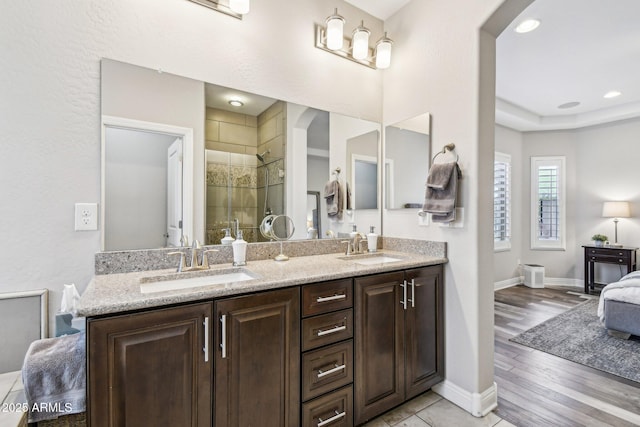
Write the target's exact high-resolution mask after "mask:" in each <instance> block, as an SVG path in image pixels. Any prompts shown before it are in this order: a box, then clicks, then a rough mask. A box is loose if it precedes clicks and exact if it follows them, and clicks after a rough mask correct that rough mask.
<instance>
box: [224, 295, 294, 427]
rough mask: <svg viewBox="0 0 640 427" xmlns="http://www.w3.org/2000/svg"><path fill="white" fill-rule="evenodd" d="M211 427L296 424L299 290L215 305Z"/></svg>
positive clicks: (291, 426)
mask: <svg viewBox="0 0 640 427" xmlns="http://www.w3.org/2000/svg"><path fill="white" fill-rule="evenodd" d="M214 311H215V313H216V316H217V319H218V326H217V327H216V332H215V333H216V339H215V342H216V343H217V345H216V347H217V348H216V357H215V360H216V367H215V425H216V427H223V426H226V427H232V426H233V427H271V426H273V427H298V426H299V424H300V301H299V289H298V288H291V289H282V290H277V291H270V292H265V293H261V294H255V295H249V296H244V297H237V298H229V299H224V300H220V301H216V303H215V310H214Z"/></svg>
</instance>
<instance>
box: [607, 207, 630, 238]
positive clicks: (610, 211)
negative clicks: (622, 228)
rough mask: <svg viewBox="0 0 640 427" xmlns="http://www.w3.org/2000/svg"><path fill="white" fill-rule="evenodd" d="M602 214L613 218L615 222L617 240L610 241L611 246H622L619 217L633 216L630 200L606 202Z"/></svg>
mask: <svg viewBox="0 0 640 427" xmlns="http://www.w3.org/2000/svg"><path fill="white" fill-rule="evenodd" d="M602 216H603V217H604V218H613V223H614V224H615V230H616V231H615V242H614V243H609V246H613V247H616V248H619V247H622V245H621V244H620V243H618V221H619V220H618V218H629V217H630V216H631V210H630V209H629V202H604V204H603V205H602Z"/></svg>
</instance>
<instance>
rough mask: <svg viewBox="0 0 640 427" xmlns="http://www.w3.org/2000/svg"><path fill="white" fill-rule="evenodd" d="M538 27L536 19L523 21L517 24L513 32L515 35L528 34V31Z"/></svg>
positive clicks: (538, 23) (538, 22)
mask: <svg viewBox="0 0 640 427" xmlns="http://www.w3.org/2000/svg"><path fill="white" fill-rule="evenodd" d="M539 25H540V21H538V20H537V19H525V20H524V21H522V22H521V23H519V24H518V26H517V27H516V29H515V31H516V33H528V32H529V31H533V30H535V29H536V28H538V26H539Z"/></svg>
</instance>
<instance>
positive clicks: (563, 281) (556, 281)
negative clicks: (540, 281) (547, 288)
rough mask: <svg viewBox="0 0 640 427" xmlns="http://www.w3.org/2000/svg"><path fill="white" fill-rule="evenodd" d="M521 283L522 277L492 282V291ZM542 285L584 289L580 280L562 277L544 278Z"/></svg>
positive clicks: (582, 281)
mask: <svg viewBox="0 0 640 427" xmlns="http://www.w3.org/2000/svg"><path fill="white" fill-rule="evenodd" d="M523 283H524V276H519V277H512V278H511V279H507V280H501V281H499V282H494V284H493V290H495V291H497V290H500V289H506V288H510V287H511V286H516V285H521V284H523ZM544 284H545V285H565V286H575V287H576V288H583V289H584V280H582V279H570V278H563V277H545V278H544Z"/></svg>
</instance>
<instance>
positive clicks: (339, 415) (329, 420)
mask: <svg viewBox="0 0 640 427" xmlns="http://www.w3.org/2000/svg"><path fill="white" fill-rule="evenodd" d="M345 415H347V413H346V412H344V411H342V412H340V413H338V411H336V414H335V415H334V416H333V417H331V418H327V419H326V420H322V418H320V417H318V427H323V426H326V425H327V424H331V423H332V422H334V421H338V420H339V419H341V418H344V416H345Z"/></svg>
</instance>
